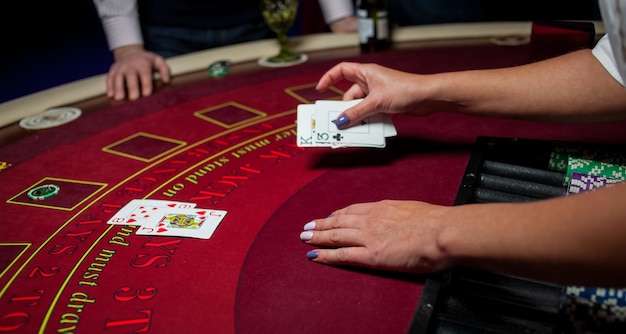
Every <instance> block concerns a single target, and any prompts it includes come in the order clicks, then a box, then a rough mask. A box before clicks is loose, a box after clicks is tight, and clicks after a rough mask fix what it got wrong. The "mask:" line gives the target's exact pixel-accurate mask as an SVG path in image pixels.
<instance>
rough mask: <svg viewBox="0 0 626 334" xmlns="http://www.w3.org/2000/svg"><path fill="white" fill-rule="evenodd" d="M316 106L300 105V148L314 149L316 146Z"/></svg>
mask: <svg viewBox="0 0 626 334" xmlns="http://www.w3.org/2000/svg"><path fill="white" fill-rule="evenodd" d="M314 116H315V105H314V104H301V105H298V116H297V117H298V124H297V128H296V133H297V134H298V139H297V140H298V146H300V147H312V146H315V143H314V142H313V128H314V127H315V117H314Z"/></svg>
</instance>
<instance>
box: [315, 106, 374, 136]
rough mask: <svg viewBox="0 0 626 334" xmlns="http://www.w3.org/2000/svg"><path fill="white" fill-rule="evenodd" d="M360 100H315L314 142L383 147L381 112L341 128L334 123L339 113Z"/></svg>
mask: <svg viewBox="0 0 626 334" xmlns="http://www.w3.org/2000/svg"><path fill="white" fill-rule="evenodd" d="M361 101H362V100H361V99H359V100H352V101H325V100H320V101H317V102H316V103H315V106H316V111H315V129H314V130H313V131H314V140H315V141H316V143H319V144H322V143H324V144H325V143H330V146H331V147H334V148H338V147H346V146H361V147H385V133H384V129H383V123H384V120H383V114H374V115H372V116H370V117H368V118H366V119H364V120H362V121H361V124H359V125H354V126H351V127H349V128H347V129H343V130H339V129H337V126H336V125H335V124H334V121H335V119H336V118H337V116H338V115H339V114H340V113H342V112H343V111H344V110H345V109H347V108H349V107H351V106H353V105H355V104H357V103H359V102H361Z"/></svg>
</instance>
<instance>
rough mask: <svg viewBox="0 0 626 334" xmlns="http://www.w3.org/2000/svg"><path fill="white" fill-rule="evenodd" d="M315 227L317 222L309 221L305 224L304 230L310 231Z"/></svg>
mask: <svg viewBox="0 0 626 334" xmlns="http://www.w3.org/2000/svg"><path fill="white" fill-rule="evenodd" d="M314 229H315V222H314V221H313V222H308V223H306V224H304V230H305V231H310V230H314Z"/></svg>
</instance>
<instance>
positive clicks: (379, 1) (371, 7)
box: [356, 0, 390, 52]
mask: <svg viewBox="0 0 626 334" xmlns="http://www.w3.org/2000/svg"><path fill="white" fill-rule="evenodd" d="M356 12H357V17H358V18H359V43H360V44H361V50H362V51H365V52H371V51H379V50H384V49H386V48H387V47H389V44H390V43H389V40H390V37H389V18H388V15H387V0H357V8H356Z"/></svg>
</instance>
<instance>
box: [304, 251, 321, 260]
mask: <svg viewBox="0 0 626 334" xmlns="http://www.w3.org/2000/svg"><path fill="white" fill-rule="evenodd" d="M318 255H320V253H319V252H318V251H316V250H312V251H308V252H306V258H307V259H309V260H315V259H317V256H318Z"/></svg>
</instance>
